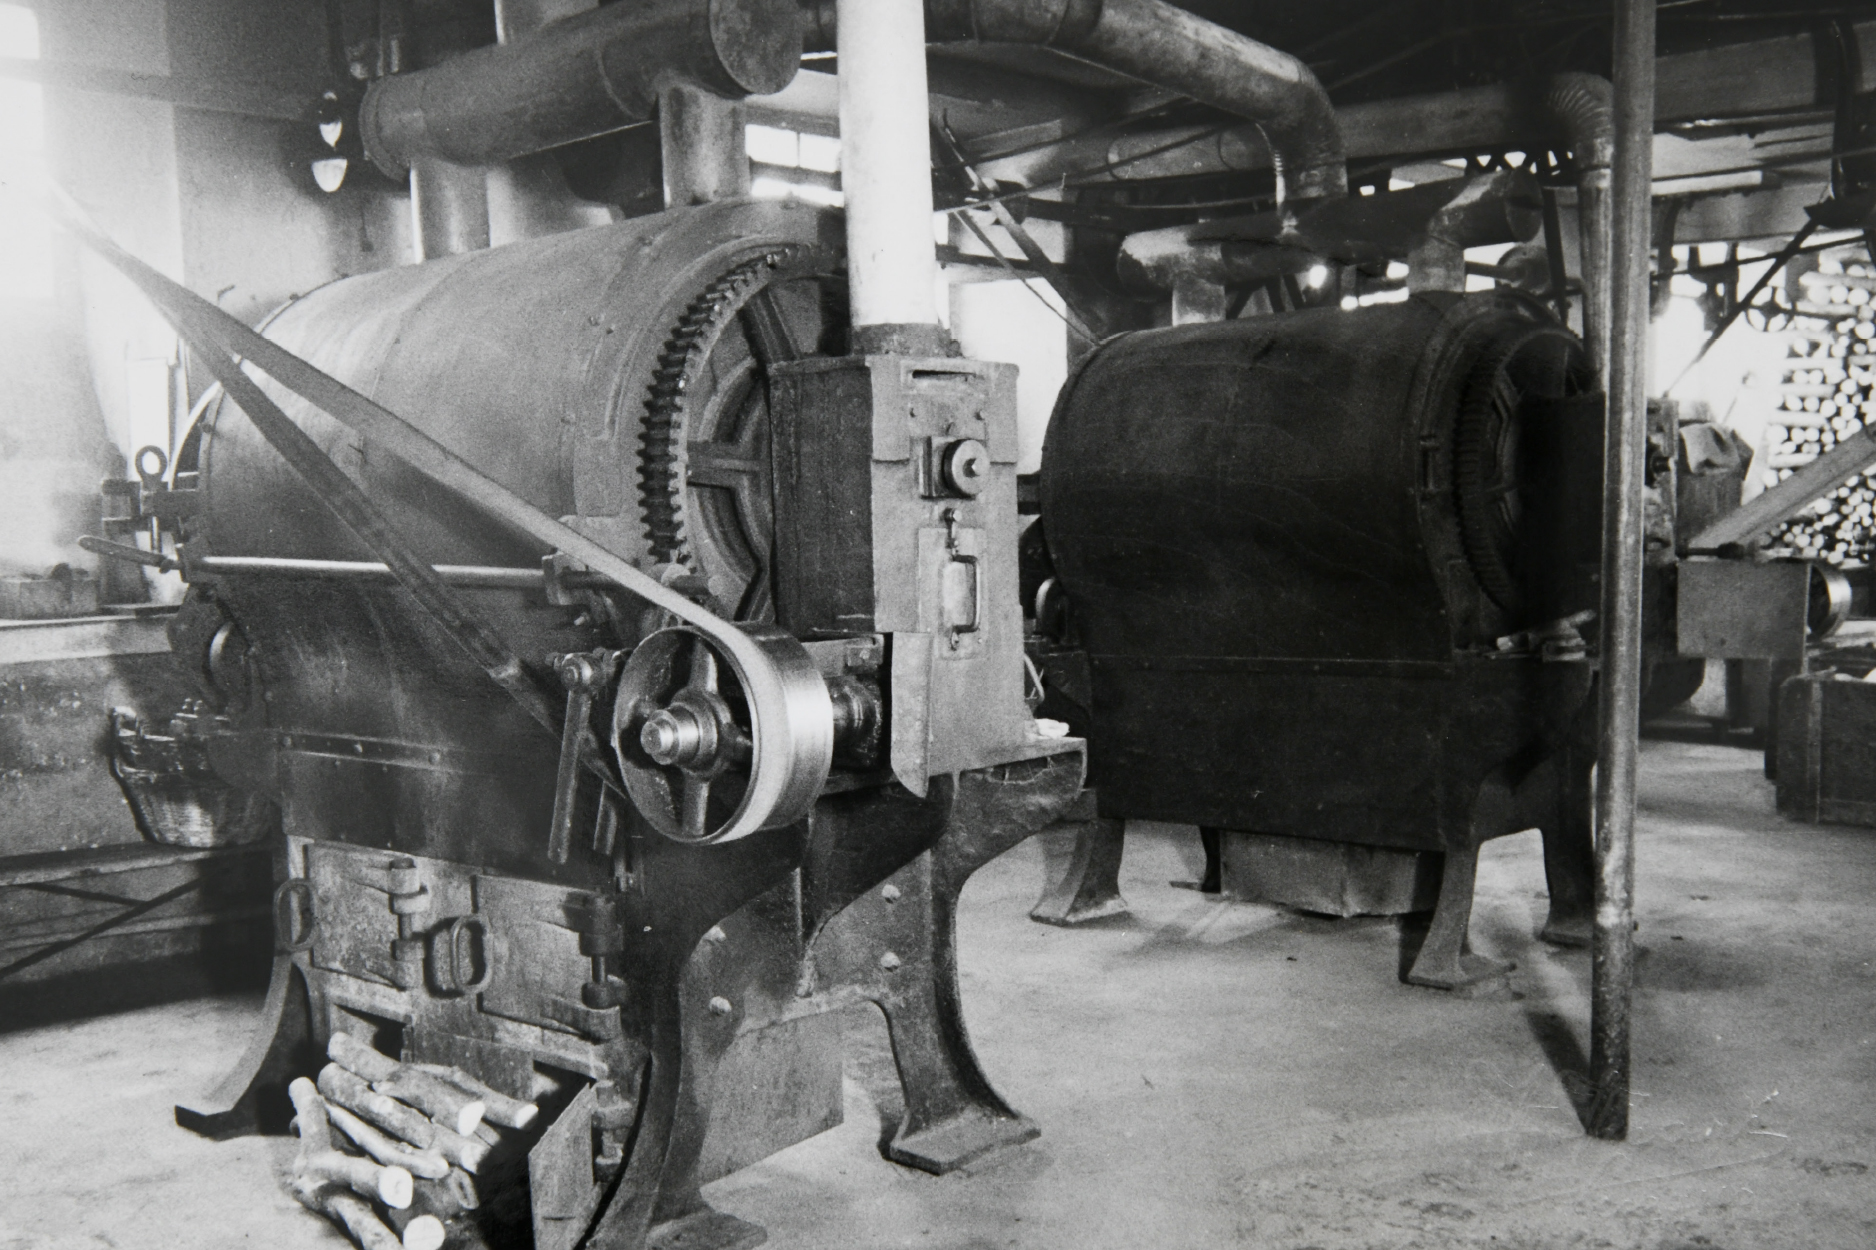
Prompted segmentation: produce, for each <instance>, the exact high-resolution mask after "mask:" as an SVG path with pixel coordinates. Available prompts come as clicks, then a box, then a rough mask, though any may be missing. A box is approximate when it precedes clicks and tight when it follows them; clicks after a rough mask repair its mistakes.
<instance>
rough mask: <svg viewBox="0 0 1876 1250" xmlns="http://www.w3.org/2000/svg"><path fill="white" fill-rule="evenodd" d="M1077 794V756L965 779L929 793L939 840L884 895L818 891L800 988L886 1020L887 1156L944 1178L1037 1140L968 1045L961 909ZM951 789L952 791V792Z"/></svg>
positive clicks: (828, 886) (824, 884)
mask: <svg viewBox="0 0 1876 1250" xmlns="http://www.w3.org/2000/svg"><path fill="white" fill-rule="evenodd" d="M1080 785H1081V757H1080V755H1079V754H1070V755H1060V756H1054V757H1050V758H1048V759H1044V760H1038V761H1032V762H1029V763H1023V764H1012V765H1006V766H1003V767H1000V768H992V769H984V770H979V771H975V772H968V773H964V774H961V775H960V776H959V777H958V778H957V779H956V781H955V782H951V781H948V780H947V781H944V782H943V783H942V787H941V786H940V785H934V787H933V795H934V798H940V799H942V800H943V801H944V803H945V806H946V808H947V809H948V810H947V812H946V815H945V818H944V823H943V827H942V831H941V832H940V834H939V836H938V838H937V840H936V842H935V843H933V844H932V845H931V846H930V848H929V849H928V850H924V851H921V852H920V853H919V854H917V855H916V856H915V857H914V858H912V859H911V860H910V861H909V862H906V863H904V864H903V866H901V867H899V868H898V869H897V870H896V871H894V872H893V873H892V875H891V876H890V877H888V878H887V879H886V880H885V881H884V882H883V883H882V884H880V885H879V886H878V888H877V889H868V890H866V891H865V892H863V893H860V894H859V895H858V896H857V897H853V898H852V900H851V901H850V902H844V903H843V902H842V899H841V894H842V893H843V892H844V891H842V890H841V889H840V888H839V883H838V881H837V880H835V879H832V878H823V879H822V880H821V881H819V882H817V883H816V885H817V891H816V892H817V894H818V895H819V896H820V897H821V898H822V899H824V900H825V901H826V903H828V904H832V905H833V909H830V910H828V911H824V912H822V917H821V924H820V927H819V928H818V931H817V932H816V933H815V935H814V937H813V940H812V944H811V946H810V948H809V952H808V961H807V965H806V967H805V968H804V969H803V977H804V982H803V988H804V989H806V990H808V991H809V992H811V993H814V992H816V991H818V992H819V994H820V995H825V996H827V997H828V998H829V999H831V1000H832V1001H833V1002H838V1001H839V1000H841V999H848V1000H850V999H852V998H864V999H867V1000H870V1001H872V1002H874V1003H876V1004H878V1006H879V1007H880V1009H881V1010H882V1011H883V1012H884V1013H885V1015H886V1020H887V1025H888V1027H889V1029H890V1030H891V1034H892V1048H893V1058H894V1061H895V1062H896V1064H897V1066H898V1069H899V1080H900V1084H901V1086H902V1087H903V1089H904V1092H905V1116H904V1119H903V1120H902V1121H901V1122H900V1125H899V1127H898V1130H897V1131H896V1132H895V1133H894V1135H893V1139H892V1143H891V1145H890V1146H889V1148H888V1151H887V1153H888V1155H889V1156H890V1157H891V1158H892V1159H894V1160H896V1161H897V1162H899V1163H904V1164H907V1165H909V1166H911V1167H916V1168H921V1169H923V1170H925V1171H928V1172H933V1173H938V1174H943V1173H945V1172H949V1171H952V1170H953V1169H955V1168H958V1167H962V1166H963V1165H964V1164H966V1163H969V1162H970V1161H971V1160H973V1159H976V1158H979V1157H981V1156H982V1155H984V1154H986V1153H988V1152H990V1151H992V1150H995V1149H997V1148H998V1147H1001V1146H1009V1145H1015V1144H1018V1143H1021V1142H1025V1141H1028V1140H1030V1139H1031V1138H1033V1137H1035V1136H1036V1135H1037V1133H1038V1132H1039V1131H1040V1130H1039V1129H1038V1128H1037V1127H1036V1125H1035V1124H1034V1123H1033V1122H1032V1121H1030V1120H1029V1119H1028V1118H1027V1117H1025V1116H1023V1115H1021V1114H1019V1113H1018V1112H1016V1111H1015V1110H1013V1109H1012V1108H1011V1107H1010V1106H1009V1104H1008V1103H1006V1102H1005V1101H1004V1100H1003V1099H1002V1098H1001V1097H1000V1096H999V1095H998V1094H997V1092H996V1090H995V1089H994V1088H992V1086H991V1084H990V1081H989V1079H988V1078H987V1077H986V1076H985V1075H984V1072H983V1069H982V1068H981V1067H980V1066H979V1064H978V1062H977V1056H976V1053H975V1052H974V1051H973V1050H972V1048H971V1043H970V1035H969V1032H968V1031H967V1030H966V1028H965V1024H964V1016H963V1009H962V1003H961V1001H960V996H959V990H958V968H957V945H956V927H957V900H958V895H959V893H960V892H961V891H962V890H963V888H964V884H965V882H966V881H968V880H969V879H970V877H971V874H972V873H974V872H976V871H977V870H978V869H979V868H981V867H983V866H984V865H985V864H987V863H989V862H990V861H991V860H993V859H995V858H996V857H997V856H999V855H1001V854H1003V852H1005V851H1007V850H1009V849H1010V848H1011V847H1013V846H1015V845H1016V844H1017V843H1018V842H1021V841H1022V840H1023V839H1024V838H1026V837H1028V836H1029V835H1031V834H1032V833H1034V832H1036V831H1037V830H1038V829H1040V828H1041V827H1042V826H1043V825H1045V824H1047V823H1048V821H1049V820H1050V818H1051V817H1052V816H1054V815H1055V813H1057V812H1059V811H1060V810H1061V809H1062V808H1063V807H1065V806H1066V805H1067V804H1068V803H1069V802H1070V801H1071V800H1072V799H1073V798H1074V796H1075V793H1076V791H1077V790H1078V789H1079V788H1080ZM944 791H950V793H949V794H948V795H947V794H945V793H944Z"/></svg>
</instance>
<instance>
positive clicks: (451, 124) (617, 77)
mask: <svg viewBox="0 0 1876 1250" xmlns="http://www.w3.org/2000/svg"><path fill="white" fill-rule="evenodd" d="M800 30H801V19H800V16H799V12H798V10H797V8H796V4H795V0H640V2H638V3H632V4H609V5H603V6H601V7H600V8H597V9H593V10H591V11H589V12H586V13H581V14H578V15H577V16H574V17H569V18H564V19H562V20H560V21H556V22H550V23H548V24H547V25H545V26H542V27H539V28H538V29H536V30H533V31H530V32H528V33H527V34H525V35H522V36H520V37H518V38H516V39H514V40H512V41H511V42H508V43H503V44H496V45H492V46H489V47H484V48H476V49H475V50H473V51H470V52H465V53H464V54H462V55H461V56H458V57H455V58H453V59H451V60H449V61H447V62H445V63H443V64H441V65H437V66H434V67H432V68H430V69H423V70H417V71H415V72H413V73H408V74H394V75H392V76H390V77H388V78H382V79H380V80H378V81H377V82H376V83H373V84H372V86H371V89H370V90H369V91H367V92H366V93H365V99H364V103H363V104H362V105H361V106H360V110H359V129H360V131H361V134H362V137H363V139H364V143H365V151H366V153H367V154H368V155H369V156H370V157H371V159H372V160H373V161H374V162H376V163H377V164H378V166H379V167H380V168H382V169H384V170H385V171H386V172H387V173H389V174H391V175H392V176H394V177H401V176H402V174H403V171H404V170H405V169H406V168H408V167H409V165H410V164H411V162H412V161H413V160H420V159H423V158H434V159H438V160H445V161H449V162H451V163H453V164H456V165H493V164H496V163H498V162H501V161H506V160H512V159H514V158H515V157H518V156H527V155H529V154H531V153H534V152H540V151H543V150H545V149H547V148H551V147H558V146H559V145H561V144H563V143H572V142H574V141H575V140H578V139H590V138H592V137H593V136H595V135H602V134H606V133H608V132H610V131H614V130H619V129H621V128H623V127H625V126H629V125H631V124H632V123H634V122H640V121H645V120H646V119H648V118H650V117H651V116H652V115H653V114H654V113H655V112H656V111H657V104H658V92H659V90H660V89H661V88H663V87H666V86H670V85H673V84H680V83H688V84H692V85H695V86H699V87H702V88H704V89H705V90H707V91H710V92H713V93H715V94H717V95H720V96H726V97H729V98H732V99H739V98H741V97H743V96H749V95H766V94H769V93H772V92H776V91H780V90H781V89H782V88H783V87H786V86H787V85H788V83H789V80H790V79H792V78H794V76H795V71H796V69H797V68H799V65H800V56H799V51H800Z"/></svg>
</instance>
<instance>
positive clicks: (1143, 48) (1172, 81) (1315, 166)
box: [804, 0, 1348, 204]
mask: <svg viewBox="0 0 1876 1250" xmlns="http://www.w3.org/2000/svg"><path fill="white" fill-rule="evenodd" d="M804 11H805V13H806V15H807V19H808V34H807V46H808V49H809V50H810V51H815V50H827V49H831V48H832V47H833V46H834V27H835V19H834V0H808V3H807V4H805V5H804ZM925 37H926V38H927V39H928V40H929V41H930V42H932V43H957V42H963V41H980V42H985V43H1016V44H1034V45H1039V46H1042V47H1047V48H1053V49H1055V50H1056V51H1059V52H1065V53H1067V54H1069V55H1071V56H1075V57H1079V58H1081V59H1083V60H1086V61H1091V62H1093V63H1094V64H1096V65H1100V66H1103V67H1105V68H1108V69H1112V70H1117V71H1119V72H1121V73H1123V74H1126V75H1128V76H1129V77H1132V78H1137V79H1139V80H1140V81H1142V82H1146V83H1150V84H1152V85H1154V86H1156V87H1164V88H1165V89H1167V90H1169V91H1176V92H1178V93H1179V94H1181V95H1185V96H1190V97H1191V98H1192V99H1194V100H1197V101H1198V102H1199V103H1201V104H1209V105H1211V106H1212V107H1214V108H1218V109H1222V110H1224V111H1225V112H1227V113H1233V114H1235V115H1237V116H1239V117H1243V118H1246V119H1248V120H1249V121H1252V122H1254V123H1256V125H1257V127H1258V129H1259V130H1261V131H1262V132H1263V134H1264V137H1265V140H1266V141H1267V143H1268V144H1269V147H1270V151H1271V153H1272V154H1273V161H1272V164H1273V165H1274V166H1275V169H1276V175H1277V198H1278V202H1279V203H1280V204H1281V203H1283V202H1285V201H1294V200H1315V199H1322V198H1327V197H1337V196H1343V195H1346V194H1348V171H1347V167H1346V162H1345V158H1344V156H1343V151H1342V133H1341V130H1340V128H1339V127H1338V126H1337V124H1336V119H1335V109H1334V106H1333V105H1331V104H1330V103H1329V94H1328V92H1326V91H1324V90H1323V87H1322V84H1321V83H1320V82H1318V81H1317V79H1316V76H1315V75H1314V74H1313V73H1311V72H1310V69H1309V67H1308V66H1307V65H1305V64H1303V62H1302V61H1300V60H1298V59H1297V58H1295V57H1293V56H1291V55H1290V54H1288V53H1287V52H1279V51H1277V50H1276V49H1275V48H1272V47H1270V46H1269V45H1267V44H1262V43H1259V42H1257V41H1256V40H1255V39H1252V38H1250V37H1248V36H1246V35H1240V34H1238V33H1237V32H1236V31H1233V30H1228V29H1226V28H1225V27H1223V26H1219V25H1218V24H1216V23H1214V22H1208V21H1206V20H1205V19H1204V18H1201V17H1196V16H1194V15H1193V14H1191V13H1188V12H1186V11H1185V10H1184V9H1181V8H1176V7H1175V6H1173V5H1171V4H1167V3H1164V0H925Z"/></svg>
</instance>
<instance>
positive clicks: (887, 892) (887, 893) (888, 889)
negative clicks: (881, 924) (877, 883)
mask: <svg viewBox="0 0 1876 1250" xmlns="http://www.w3.org/2000/svg"><path fill="white" fill-rule="evenodd" d="M879 896H880V897H881V898H883V899H885V900H886V901H887V902H888V903H896V902H898V901H899V887H898V886H896V885H885V886H881V887H880V891H879Z"/></svg>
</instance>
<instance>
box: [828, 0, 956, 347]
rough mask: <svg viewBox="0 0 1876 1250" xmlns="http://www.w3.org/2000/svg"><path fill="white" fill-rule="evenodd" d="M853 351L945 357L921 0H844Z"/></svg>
mask: <svg viewBox="0 0 1876 1250" xmlns="http://www.w3.org/2000/svg"><path fill="white" fill-rule="evenodd" d="M838 12H839V15H840V23H839V28H838V31H837V35H836V39H837V43H838V48H839V57H840V182H841V187H842V189H844V190H845V192H846V196H847V268H848V275H849V285H850V289H851V291H852V307H853V334H854V350H855V351H856V352H858V353H861V354H871V353H875V352H898V353H908V354H942V351H943V346H942V345H943V343H944V335H943V331H942V330H940V329H939V326H938V304H937V298H936V291H937V276H938V262H937V257H936V243H935V240H934V239H933V238H932V192H931V118H930V98H929V96H928V95H927V94H926V83H925V6H924V3H923V0H839V9H838Z"/></svg>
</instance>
